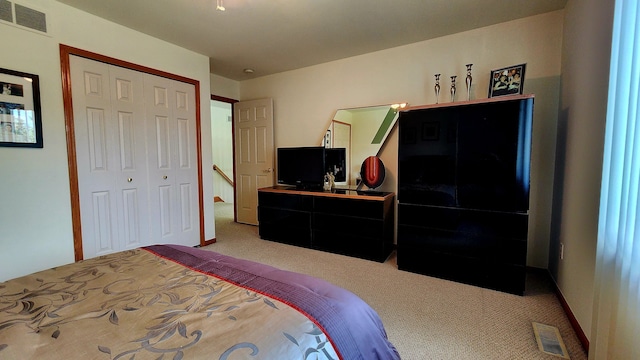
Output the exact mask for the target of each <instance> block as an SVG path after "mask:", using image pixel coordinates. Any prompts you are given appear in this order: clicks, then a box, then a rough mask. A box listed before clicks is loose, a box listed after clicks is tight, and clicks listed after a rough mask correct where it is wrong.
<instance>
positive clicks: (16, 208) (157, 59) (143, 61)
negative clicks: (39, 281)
mask: <svg viewBox="0 0 640 360" xmlns="http://www.w3.org/2000/svg"><path fill="white" fill-rule="evenodd" d="M20 3H22V4H24V5H27V6H31V7H34V8H36V9H38V10H40V11H43V12H45V13H47V14H48V19H49V21H50V23H49V29H50V33H49V36H47V35H42V34H38V33H35V32H31V31H27V30H23V29H20V28H17V27H14V26H11V25H6V24H0V38H2V39H3V41H4V43H5V48H6V49H5V50H3V51H2V60H0V63H1V64H0V65H1V66H2V67H4V68H9V69H12V70H17V71H22V72H27V73H32V74H37V75H39V77H40V87H41V89H40V95H41V104H42V119H43V121H42V122H43V134H44V148H43V149H25V148H6V147H3V148H0V164H2V169H1V170H0V184H2V186H0V199H1V200H0V201H1V202H2V205H1V206H0V281H2V280H6V279H9V278H13V277H16V276H20V275H24V274H28V273H31V272H34V271H37V270H42V269H46V268H50V267H53V266H58V265H61V264H65V263H70V262H73V260H74V254H73V237H72V224H71V205H70V190H69V175H68V167H67V151H66V137H65V136H66V135H65V134H66V133H65V124H64V113H63V103H62V82H61V75H60V53H59V44H60V43H62V44H65V45H69V46H73V47H77V48H81V49H85V50H89V51H92V52H96V53H100V54H103V55H107V56H111V57H114V58H118V59H121V60H125V61H129V62H132V63H136V64H140V65H145V66H148V67H151V68H155V69H158V70H162V71H166V72H169V73H174V74H178V75H181V76H184V77H188V78H191V79H196V80H199V81H200V91H201V98H200V101H201V103H202V104H205V105H208V104H209V98H210V94H209V87H210V85H209V61H208V58H207V57H205V56H202V55H199V54H196V53H193V52H191V51H188V50H185V49H182V48H179V47H176V46H174V45H171V44H169V43H167V42H164V41H160V40H158V39H154V38H152V37H149V36H146V35H143V34H141V33H138V32H135V31H132V30H129V29H127V28H124V27H122V26H119V25H116V24H114V23H111V22H108V21H106V20H102V19H100V18H97V17H95V16H93V15H89V14H87V13H84V12H81V11H78V10H76V9H74V8H71V7H68V6H66V5H63V4H61V3H58V2H56V1H53V0H39V1H29V0H23V1H20ZM7 49H8V50H7ZM201 109H202V110H201V118H202V119H203V120H207V119H209V118H210V115H209V113H210V109H209V106H203V107H202V108H201ZM202 133H203V138H202V142H203V148H206V149H210V148H211V138H210V134H211V130H210V122H209V121H203V122H202ZM203 168H204V169H210V168H211V151H203ZM203 182H204V184H212V174H211V172H210V171H205V172H204V179H203ZM204 191H205V199H211V201H205V203H206V206H205V228H206V231H205V232H206V234H205V238H206V239H211V238H213V237H215V228H214V226H215V224H214V220H213V200H212V199H213V188H212V186H211V185H209V186H205V187H204Z"/></svg>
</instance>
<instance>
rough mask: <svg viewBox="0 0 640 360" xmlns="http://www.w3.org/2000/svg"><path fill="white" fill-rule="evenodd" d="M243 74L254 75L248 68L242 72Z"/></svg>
mask: <svg viewBox="0 0 640 360" xmlns="http://www.w3.org/2000/svg"><path fill="white" fill-rule="evenodd" d="M242 72H244V73H245V74H253V69H250V68H246V69H244V70H242Z"/></svg>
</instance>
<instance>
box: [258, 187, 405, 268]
mask: <svg viewBox="0 0 640 360" xmlns="http://www.w3.org/2000/svg"><path fill="white" fill-rule="evenodd" d="M394 200H395V194H394V193H389V192H374V191H354V190H340V189H335V190H332V191H322V190H318V191H309V190H298V189H296V188H295V187H288V186H274V187H268V188H262V189H258V221H259V233H260V237H261V238H262V239H265V240H272V241H277V242H282V243H286V244H290V245H296V246H302V247H307V248H312V249H317V250H323V251H328V252H333V253H338V254H343V255H349V256H354V257H359V258H363V259H368V260H373V261H378V262H384V261H385V260H386V259H387V258H388V257H389V255H390V254H391V252H392V251H393V231H394V229H393V224H394V215H395V211H394Z"/></svg>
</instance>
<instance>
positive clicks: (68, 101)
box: [60, 44, 215, 261]
mask: <svg viewBox="0 0 640 360" xmlns="http://www.w3.org/2000/svg"><path fill="white" fill-rule="evenodd" d="M71 55H75V56H79V57H83V58H86V59H90V60H95V61H99V62H103V63H106V64H110V65H115V66H119V67H123V68H127V69H131V70H135V71H139V72H143V73H147V74H151V75H156V76H160V77H164V78H167V79H171V80H176V81H180V82H184V83H187V84H191V85H194V87H195V101H196V153H197V162H198V209H199V218H200V246H204V245H209V244H211V243H214V242H215V239H213V240H208V241H207V240H205V239H204V190H203V189H204V188H203V184H202V139H201V136H202V134H201V133H202V129H201V116H200V112H201V109H200V81H198V80H194V79H189V78H186V77H183V76H180V75H176V74H171V73H168V72H164V71H162V70H157V69H152V68H149V67H146V66H142V65H138V64H134V63H130V62H127V61H123V60H119V59H115V58H112V57H109V56H105V55H101V54H97V53H93V52H90V51H86V50H82V49H78V48H74V47H71V46H68V45H64V44H60V68H61V74H62V99H63V105H64V122H65V128H66V137H67V162H68V166H69V187H70V190H71V221H72V224H73V250H74V254H75V260H76V261H80V260H82V259H83V251H82V223H81V218H80V192H79V190H78V166H77V158H76V142H75V129H74V119H73V98H72V93H71V63H70V56H71Z"/></svg>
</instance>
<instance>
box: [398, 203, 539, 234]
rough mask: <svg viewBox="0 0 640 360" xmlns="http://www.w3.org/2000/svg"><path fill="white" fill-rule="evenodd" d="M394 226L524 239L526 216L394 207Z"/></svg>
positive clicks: (520, 214) (450, 209)
mask: <svg viewBox="0 0 640 360" xmlns="http://www.w3.org/2000/svg"><path fill="white" fill-rule="evenodd" d="M398 225H410V226H418V227H423V228H430V229H440V230H446V231H451V232H457V233H462V234H467V235H469V236H478V235H482V236H487V237H501V238H513V239H522V240H526V239H527V234H528V230H529V215H527V214H525V213H506V212H497V211H486V210H470V209H454V208H444V207H434V206H424V205H406V204H399V205H398Z"/></svg>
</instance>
